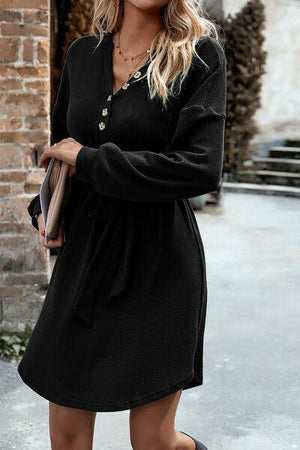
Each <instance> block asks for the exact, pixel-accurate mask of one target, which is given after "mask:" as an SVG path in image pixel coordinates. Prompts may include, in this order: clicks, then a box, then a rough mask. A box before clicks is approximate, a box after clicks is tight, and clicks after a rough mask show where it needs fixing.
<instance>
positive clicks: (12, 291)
mask: <svg viewBox="0 0 300 450" xmlns="http://www.w3.org/2000/svg"><path fill="white" fill-rule="evenodd" d="M23 294H24V287H23V286H0V297H17V296H19V295H23Z"/></svg>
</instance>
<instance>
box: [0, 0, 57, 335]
mask: <svg viewBox="0 0 300 450" xmlns="http://www.w3.org/2000/svg"><path fill="white" fill-rule="evenodd" d="M0 55H1V61H0V80H1V84H0V89H1V96H0V136H1V138H0V142H1V150H0V197H1V206H0V249H1V256H0V268H1V273H0V330H1V329H13V330H18V329H19V330H22V329H23V328H24V325H25V324H26V323H28V322H29V323H30V322H34V320H35V319H36V318H37V314H38V312H39V309H40V307H41V304H42V300H43V298H44V294H45V288H46V286H47V283H48V281H49V268H50V263H49V250H44V249H42V247H41V246H40V243H39V234H38V231H37V230H35V229H34V228H33V226H32V224H31V219H30V216H29V214H28V212H27V206H28V204H29V202H30V200H31V199H32V197H33V196H34V195H36V193H37V192H38V191H39V187H40V184H41V181H42V179H43V177H44V169H40V168H38V166H37V161H38V155H39V152H41V150H42V148H43V147H44V146H46V145H48V144H49V139H50V136H49V120H50V118H49V102H50V95H49V91H50V82H49V4H48V1H47V0H25V1H24V0H23V1H21V0H1V9H0Z"/></svg>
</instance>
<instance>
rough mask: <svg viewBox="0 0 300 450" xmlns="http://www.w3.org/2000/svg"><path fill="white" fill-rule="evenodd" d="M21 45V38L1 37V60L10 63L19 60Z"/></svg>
mask: <svg viewBox="0 0 300 450" xmlns="http://www.w3.org/2000/svg"><path fill="white" fill-rule="evenodd" d="M19 46H20V41H19V39H16V38H3V37H2V38H1V39H0V60H1V61H2V62H8V63H11V62H15V61H18V59H19Z"/></svg>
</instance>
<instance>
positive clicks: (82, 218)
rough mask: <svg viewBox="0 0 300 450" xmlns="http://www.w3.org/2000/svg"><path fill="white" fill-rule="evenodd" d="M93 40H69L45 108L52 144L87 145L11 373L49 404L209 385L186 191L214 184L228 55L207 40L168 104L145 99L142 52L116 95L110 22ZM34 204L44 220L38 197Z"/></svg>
mask: <svg viewBox="0 0 300 450" xmlns="http://www.w3.org/2000/svg"><path fill="white" fill-rule="evenodd" d="M97 43H98V37H97V36H94V35H89V36H83V37H80V38H77V39H75V40H74V41H73V42H72V43H71V45H70V46H69V48H68V52H67V58H66V62H65V64H64V68H63V72H62V76H61V82H60V87H59V91H58V95H57V99H56V103H55V107H54V109H53V116H52V120H51V131H52V133H51V145H53V143H54V142H58V141H60V140H61V139H63V138H65V137H68V136H71V137H73V138H74V139H76V140H77V141H78V142H80V143H81V144H82V148H81V149H80V151H79V153H78V156H77V159H76V166H75V171H76V173H75V175H74V176H73V178H72V201H71V203H70V204H69V207H68V209H67V211H66V213H65V232H66V240H65V243H64V245H63V246H62V247H60V248H59V253H58V256H57V259H56V262H55V266H54V268H53V271H52V275H51V280H50V284H49V286H48V290H47V293H46V297H45V300H44V303H43V306H42V309H41V312H40V315H39V318H38V320H37V323H36V325H35V327H34V329H33V333H32V335H31V338H30V340H29V343H28V345H27V348H26V350H25V353H24V354H23V357H22V359H21V361H20V362H19V365H18V373H19V374H20V376H21V378H22V380H23V381H24V382H25V383H26V384H27V385H28V386H30V388H32V389H33V390H34V391H35V392H37V393H38V394H40V395H41V396H42V397H44V398H46V399H48V400H50V401H53V402H55V403H57V404H60V405H64V406H69V407H75V408H81V409H85V410H90V411H119V410H125V409H130V408H134V407H136V406H139V405H142V404H144V403H147V402H151V401H153V400H156V399H158V398H161V397H164V396H166V395H169V394H171V393H173V392H175V391H177V390H178V389H180V388H183V389H189V388H192V387H195V386H199V385H201V384H202V383H203V371H202V370H203V368H202V363H203V337H204V326H205V315H206V303H207V284H206V264H205V256H204V250H203V244H202V239H201V237H200V232H199V229H198V225H197V222H196V218H195V215H194V212H193V209H192V206H191V202H190V198H192V197H194V196H197V195H200V194H204V193H207V192H211V191H214V190H215V189H217V187H218V184H219V182H220V178H221V172H222V163H223V150H224V128H225V104H226V59H225V55H224V52H223V49H222V47H221V46H220V44H218V43H217V42H216V41H215V40H214V39H213V38H211V37H203V38H201V39H200V40H199V41H198V43H197V47H196V48H197V51H198V54H199V55H200V56H201V58H202V59H203V60H204V61H205V63H206V64H207V66H205V65H204V64H203V62H201V61H199V60H196V58H194V60H193V64H192V66H191V68H190V70H189V73H188V78H187V79H186V80H185V81H184V83H183V86H182V90H181V92H180V93H179V95H177V97H173V98H171V100H170V103H169V107H168V108H167V109H164V108H163V106H162V103H161V101H159V100H158V99H156V100H150V98H149V97H148V86H147V79H146V78H143V75H144V74H146V72H147V67H148V65H149V61H148V62H147V63H146V64H145V65H144V66H143V67H142V68H140V70H138V71H137V72H136V73H135V74H134V75H133V76H132V78H131V79H130V80H129V82H128V83H125V84H124V85H123V86H122V87H121V88H120V89H119V90H118V91H117V92H116V93H115V94H114V95H113V93H112V90H113V76H112V50H113V45H114V44H113V41H112V33H108V34H106V35H105V36H104V39H103V41H102V42H101V43H100V45H99V46H98V47H97V48H96V44H97ZM28 211H29V214H30V215H31V216H32V224H33V226H34V227H35V228H36V229H38V225H37V222H36V220H35V219H34V214H35V213H37V212H39V211H40V202H39V196H38V195H37V196H36V197H34V199H33V200H32V201H31V203H30V204H29V206H28Z"/></svg>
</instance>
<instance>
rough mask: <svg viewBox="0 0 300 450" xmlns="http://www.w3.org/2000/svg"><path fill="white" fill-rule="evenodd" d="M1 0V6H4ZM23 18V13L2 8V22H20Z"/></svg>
mask: <svg viewBox="0 0 300 450" xmlns="http://www.w3.org/2000/svg"><path fill="white" fill-rule="evenodd" d="M2 5H3V0H1V8H3V6H2ZM21 20H22V13H21V12H20V11H15V10H13V9H0V22H11V23H19V22H21Z"/></svg>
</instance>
